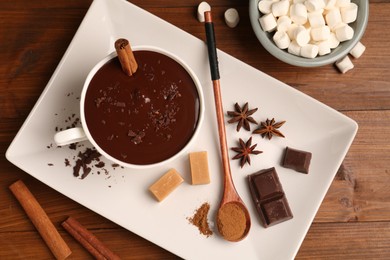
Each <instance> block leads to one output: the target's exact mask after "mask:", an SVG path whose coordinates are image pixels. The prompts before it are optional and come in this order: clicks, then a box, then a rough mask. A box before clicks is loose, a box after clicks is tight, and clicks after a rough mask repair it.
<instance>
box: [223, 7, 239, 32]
mask: <svg viewBox="0 0 390 260" xmlns="http://www.w3.org/2000/svg"><path fill="white" fill-rule="evenodd" d="M224 17H225V22H226V24H227V26H229V27H230V28H234V27H236V26H237V24H238V22H239V21H240V16H239V15H238V12H237V10H236V9H234V8H229V9H227V10H226V11H225V14H224Z"/></svg>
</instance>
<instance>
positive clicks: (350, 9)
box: [340, 3, 358, 23]
mask: <svg viewBox="0 0 390 260" xmlns="http://www.w3.org/2000/svg"><path fill="white" fill-rule="evenodd" d="M357 13H358V6H357V5H356V4H355V3H350V4H349V5H347V6H345V7H342V8H340V14H341V20H342V21H343V23H352V22H354V21H355V20H356V17H357Z"/></svg>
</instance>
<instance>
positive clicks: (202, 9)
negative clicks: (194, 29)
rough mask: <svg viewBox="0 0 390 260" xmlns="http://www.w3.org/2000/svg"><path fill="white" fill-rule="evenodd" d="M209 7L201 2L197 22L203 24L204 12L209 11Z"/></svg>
mask: <svg viewBox="0 0 390 260" xmlns="http://www.w3.org/2000/svg"><path fill="white" fill-rule="evenodd" d="M210 10H211V7H210V5H209V4H208V3H207V2H201V3H200V4H199V5H198V20H199V22H201V23H203V22H204V12H206V11H210Z"/></svg>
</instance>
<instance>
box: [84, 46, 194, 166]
mask: <svg viewBox="0 0 390 260" xmlns="http://www.w3.org/2000/svg"><path fill="white" fill-rule="evenodd" d="M134 56H135V59H136V60H137V63H138V70H137V71H136V73H135V74H134V75H133V76H127V75H126V74H125V73H124V72H123V71H122V69H121V65H120V63H119V60H118V58H117V57H114V58H113V59H111V60H109V61H108V62H107V63H106V64H104V65H103V66H102V67H101V68H100V69H99V70H98V71H97V72H96V74H95V75H94V76H93V78H92V80H91V82H90V84H89V86H88V90H87V92H86V96H85V104H84V114H85V121H86V124H87V128H88V130H89V132H90V134H91V136H92V137H93V139H94V141H95V142H96V143H97V144H98V146H99V147H100V148H101V149H102V150H103V151H105V152H106V153H107V154H109V155H110V156H112V157H114V158H115V159H117V160H119V161H122V162H125V163H129V164H134V165H148V164H154V163H158V162H161V161H164V160H166V159H169V158H171V157H172V156H174V155H175V154H177V153H178V152H179V151H181V150H182V149H183V148H184V147H185V146H186V144H187V143H188V142H189V141H190V139H191V137H192V136H193V134H194V132H195V130H196V128H197V125H198V121H199V117H200V98H199V94H198V91H197V87H196V85H195V83H194V80H193V78H192V77H191V75H190V74H189V73H188V72H187V70H186V69H185V68H183V66H182V65H181V64H179V63H178V62H177V61H175V60H174V59H172V58H170V57H168V56H166V55H164V54H161V53H159V52H155V51H150V50H138V51H134Z"/></svg>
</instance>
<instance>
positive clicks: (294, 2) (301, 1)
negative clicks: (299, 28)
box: [292, 0, 306, 4]
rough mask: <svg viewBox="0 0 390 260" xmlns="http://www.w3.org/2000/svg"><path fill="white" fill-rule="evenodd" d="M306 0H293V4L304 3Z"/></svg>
mask: <svg viewBox="0 0 390 260" xmlns="http://www.w3.org/2000/svg"><path fill="white" fill-rule="evenodd" d="M305 1H306V0H293V1H292V2H293V4H297V3H301V4H303V3H305Z"/></svg>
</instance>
